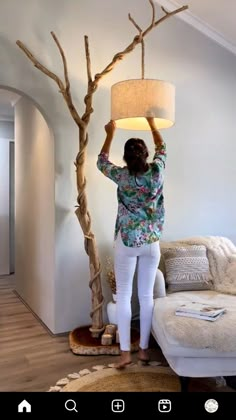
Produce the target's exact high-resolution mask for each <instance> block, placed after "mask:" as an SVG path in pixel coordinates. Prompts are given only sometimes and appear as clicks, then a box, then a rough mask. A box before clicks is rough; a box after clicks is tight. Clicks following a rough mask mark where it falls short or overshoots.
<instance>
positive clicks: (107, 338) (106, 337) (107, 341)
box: [101, 333, 112, 346]
mask: <svg viewBox="0 0 236 420" xmlns="http://www.w3.org/2000/svg"><path fill="white" fill-rule="evenodd" d="M101 343H102V345H103V346H111V344H112V335H111V334H105V333H104V334H103V335H102V341H101Z"/></svg>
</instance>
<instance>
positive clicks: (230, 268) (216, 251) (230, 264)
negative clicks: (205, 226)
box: [161, 236, 236, 295]
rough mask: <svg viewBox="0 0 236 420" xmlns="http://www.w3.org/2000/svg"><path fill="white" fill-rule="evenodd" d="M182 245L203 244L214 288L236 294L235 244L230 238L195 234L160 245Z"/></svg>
mask: <svg viewBox="0 0 236 420" xmlns="http://www.w3.org/2000/svg"><path fill="white" fill-rule="evenodd" d="M168 244H170V246H171V247H173V246H183V245H205V247H206V249H207V257H208V261H209V265H210V274H211V277H212V282H213V285H214V290H216V291H217V292H221V293H228V294H231V295H236V246H235V245H234V244H233V242H231V240H230V239H228V238H225V237H221V236H196V237H192V238H186V239H181V240H180V241H173V242H170V243H167V242H163V243H162V244H161V247H164V248H165V247H168Z"/></svg>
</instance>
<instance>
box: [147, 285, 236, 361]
mask: <svg viewBox="0 0 236 420" xmlns="http://www.w3.org/2000/svg"><path fill="white" fill-rule="evenodd" d="M193 301H195V302H196V301H197V302H203V303H206V304H208V305H213V306H220V307H225V308H226V313H225V314H224V315H222V316H221V317H220V318H219V319H218V320H217V321H215V322H210V321H204V320H201V319H195V318H187V317H182V316H177V315H175V310H176V308H177V307H179V306H180V305H181V304H183V303H187V302H193ZM154 311H155V315H154V316H155V319H156V322H157V324H158V323H159V325H160V324H163V325H164V327H165V335H166V337H169V339H168V338H167V340H168V341H169V342H170V343H173V340H174V341H175V342H177V343H178V345H181V346H186V347H192V348H196V349H209V350H214V351H217V352H219V353H221V352H236V334H235V322H236V299H235V297H234V296H229V295H228V296H227V295H225V294H218V293H217V292H214V291H210V290H209V291H200V292H196V291H195V292H178V293H171V294H170V295H168V296H167V297H165V298H162V299H157V301H156V303H155V308H154ZM161 318H162V320H161Z"/></svg>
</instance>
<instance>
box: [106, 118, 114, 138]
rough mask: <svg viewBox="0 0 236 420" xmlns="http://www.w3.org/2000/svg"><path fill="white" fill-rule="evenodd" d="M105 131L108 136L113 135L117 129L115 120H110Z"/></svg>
mask: <svg viewBox="0 0 236 420" xmlns="http://www.w3.org/2000/svg"><path fill="white" fill-rule="evenodd" d="M104 128H105V131H106V133H107V134H110V135H113V134H114V132H115V129H116V123H115V121H114V120H110V121H109V122H108V123H107V124H106V125H105V127H104Z"/></svg>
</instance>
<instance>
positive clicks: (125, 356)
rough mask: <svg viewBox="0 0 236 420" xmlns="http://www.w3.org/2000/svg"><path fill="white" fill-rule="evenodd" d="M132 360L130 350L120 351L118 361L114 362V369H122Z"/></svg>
mask: <svg viewBox="0 0 236 420" xmlns="http://www.w3.org/2000/svg"><path fill="white" fill-rule="evenodd" d="M131 362H132V360H131V355H130V351H121V355H120V361H119V362H118V363H116V364H115V368H116V369H124V368H125V367H126V366H127V365H130V363H131Z"/></svg>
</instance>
